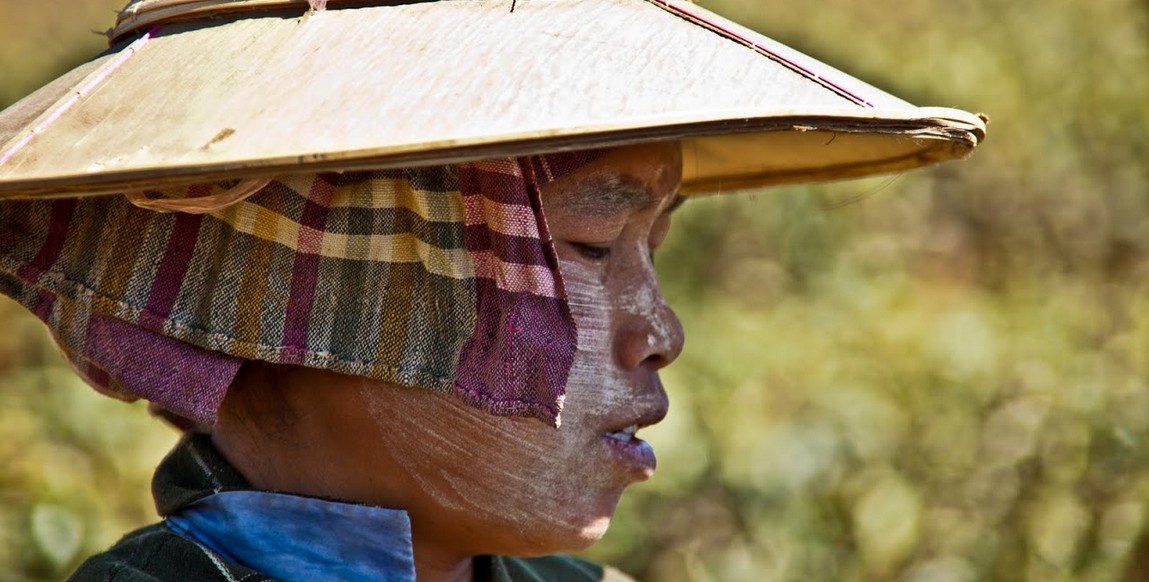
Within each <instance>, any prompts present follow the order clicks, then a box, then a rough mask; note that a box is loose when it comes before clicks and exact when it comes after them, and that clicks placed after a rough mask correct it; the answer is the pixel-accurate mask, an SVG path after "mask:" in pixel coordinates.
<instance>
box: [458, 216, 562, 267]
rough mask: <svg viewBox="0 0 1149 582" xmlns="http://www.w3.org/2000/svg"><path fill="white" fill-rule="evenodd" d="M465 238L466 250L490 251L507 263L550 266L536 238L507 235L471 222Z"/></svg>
mask: <svg viewBox="0 0 1149 582" xmlns="http://www.w3.org/2000/svg"><path fill="white" fill-rule="evenodd" d="M465 240H466V241H467V251H469V252H472V253H474V252H478V251H491V253H492V254H494V255H495V256H496V257H498V258H500V259H502V260H504V261H507V262H508V263H518V264H520V265H538V266H543V267H550V262H549V261H548V260H547V254H546V251H545V250H544V249H543V245H541V244H539V239H537V238H535V239H532V238H522V237H518V236H507V235H505V234H502V233H500V232H495V231H493V230H491V229H489V228H487V226H486V225H485V224H472V225H468V226H467V231H466V238H465Z"/></svg>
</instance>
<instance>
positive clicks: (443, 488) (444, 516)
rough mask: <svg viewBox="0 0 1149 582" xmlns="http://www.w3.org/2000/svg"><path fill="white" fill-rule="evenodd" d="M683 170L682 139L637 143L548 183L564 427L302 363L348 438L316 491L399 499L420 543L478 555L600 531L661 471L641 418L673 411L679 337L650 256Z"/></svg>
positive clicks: (314, 407)
mask: <svg viewBox="0 0 1149 582" xmlns="http://www.w3.org/2000/svg"><path fill="white" fill-rule="evenodd" d="M681 172H682V158H681V148H680V146H679V145H678V144H677V143H668V144H654V145H642V146H634V147H627V148H620V149H617V150H612V151H611V152H610V153H608V154H607V155H605V156H604V157H602V158H599V159H598V160H597V161H595V162H594V163H592V164H590V165H588V166H586V167H584V168H582V169H581V170H579V171H577V172H575V173H573V174H570V175H567V176H565V177H563V178H562V179H560V180H557V181H555V182H552V183H549V184H546V185H545V186H543V187H542V194H543V206H544V212H545V214H546V219H547V224H548V226H549V228H550V232H551V235H552V237H553V239H554V243H555V247H556V250H557V252H558V256H559V259H560V269H561V271H562V275H563V278H564V281H565V284H566V290H567V293H568V296H569V299H570V305H571V310H572V312H573V315H574V319H575V323H576V326H577V328H578V350H577V353H576V355H575V360H574V365H573V367H572V370H571V373H570V378H569V382H568V384H567V388H566V401H565V404H564V408H563V411H562V419H561V420H562V423H561V426H559V427H558V428H554V427H551V426H548V425H546V424H545V423H543V422H540V421H539V420H537V419H533V418H517V417H497V416H492V415H489V414H487V413H484V412H482V411H480V410H478V409H475V408H472V407H470V406H467V405H465V404H462V403H461V402H459V401H458V400H456V399H455V398H453V397H451V396H449V395H443V394H437V393H433V392H431V391H428V390H420V389H410V388H400V387H395V386H389V385H388V386H380V385H379V383H378V382H376V381H372V380H366V379H362V378H353V377H347V376H339V375H337V374H333V373H330V372H324V371H319V370H300V371H299V373H298V374H296V375H293V376H292V383H293V384H296V385H297V386H306V385H312V386H322V389H317V390H316V391H315V392H316V397H317V400H319V399H321V401H320V402H316V403H312V404H310V405H309V407H310V409H311V411H312V413H313V414H314V416H311V420H314V419H318V418H329V419H331V420H329V421H326V422H327V424H328V426H326V427H325V428H324V429H323V430H325V431H327V432H329V433H330V435H331V437H332V438H335V439H337V440H339V441H340V442H342V443H344V444H345V445H346V446H345V450H346V451H347V452H346V453H345V454H343V453H341V457H340V458H331V459H329V460H328V461H327V462H328V463H329V464H330V465H331V466H330V467H329V471H328V475H329V476H330V479H329V487H330V490H329V491H313V492H312V493H315V494H322V495H327V496H331V497H338V498H344V499H350V500H354V501H359V502H365V503H373V504H377V505H383V506H390V507H403V508H405V509H407V510H408V512H409V514H410V516H411V521H412V524H413V530H414V531H413V535H414V537H415V539H416V543H419V542H420V541H426V542H435V543H438V544H442V545H444V546H445V547H452V548H458V549H459V550H460V551H464V552H469V553H471V554H482V553H506V554H518V555H531V554H543V553H550V552H554V551H560V550H573V549H578V548H581V547H585V546H586V545H589V544H590V543H592V542H594V541H595V540H597V539H598V538H599V537H601V536H602V534H603V532H604V531H605V530H606V527H607V525H608V524H609V522H610V518H611V516H612V515H613V514H614V511H615V508H616V505H617V503H618V500H619V497H620V496H621V494H622V491H623V489H624V488H625V487H626V486H628V485H630V484H632V483H634V482H637V481H642V480H645V479H647V478H649V477H650V475H651V474H652V473H653V471H654V454H653V451H652V450H651V449H650V446H649V445H648V444H646V443H645V442H644V441H642V440H640V439H639V438H638V437H636V436H635V435H634V431H635V430H636V429H641V428H642V427H644V426H648V425H651V424H654V423H656V422H658V421H659V420H661V419H662V418H663V417H664V416H665V415H666V411H667V398H666V392H665V391H664V390H663V388H662V385H661V384H660V382H659V379H658V370H659V369H660V368H662V367H664V366H666V365H667V364H669V363H671V362H672V361H673V360H674V359H675V358H676V357H677V356H678V354H679V352H680V351H681V349H682V344H683V334H682V328H681V325H680V324H679V322H678V319H677V318H676V317H675V315H674V313H673V312H672V311H671V309H670V307H669V306H667V304H666V301H665V299H664V298H663V296H662V292H661V290H660V289H659V286H658V281H657V279H656V277H655V272H654V266H653V264H652V256H653V252H654V251H655V249H657V248H658V246H659V244H660V243H661V242H662V240H663V238H664V237H665V236H666V233H667V230H668V228H669V227H670V211H671V210H672V209H673V208H674V206H675V204H676V202H677V201H678V200H679V198H678V186H679V181H680V177H681ZM332 388H337V389H336V390H335V392H338V393H340V394H341V396H340V397H338V398H331V396H332V395H333V391H332ZM320 394H325V395H326V396H324V397H322V398H321V397H320V396H319V395H320Z"/></svg>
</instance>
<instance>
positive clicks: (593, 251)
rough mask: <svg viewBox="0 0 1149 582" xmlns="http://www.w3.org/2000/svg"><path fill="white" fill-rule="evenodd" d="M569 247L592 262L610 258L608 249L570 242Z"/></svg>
mask: <svg viewBox="0 0 1149 582" xmlns="http://www.w3.org/2000/svg"><path fill="white" fill-rule="evenodd" d="M570 245H571V246H572V247H574V249H575V250H576V251H578V254H580V255H582V256H583V257H584V258H587V259H590V260H592V261H601V260H603V259H605V258H607V257H609V256H610V247H599V246H595V245H588V244H585V243H576V242H572V243H570Z"/></svg>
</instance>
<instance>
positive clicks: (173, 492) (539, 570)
mask: <svg viewBox="0 0 1149 582" xmlns="http://www.w3.org/2000/svg"><path fill="white" fill-rule="evenodd" d="M252 490H253V489H252V487H251V486H250V485H249V484H248V483H247V481H246V480H244V478H243V477H242V476H241V475H240V474H239V472H238V471H236V470H235V468H233V467H232V466H231V465H229V464H228V463H227V461H226V460H224V458H223V456H222V455H220V454H219V452H218V451H216V450H215V448H214V447H213V446H212V444H211V439H210V437H208V436H206V435H202V434H189V435H187V436H185V437H184V438H183V439H181V440H180V442H179V444H178V445H176V447H175V449H174V450H172V452H171V453H169V454H168V456H167V457H166V458H165V459H164V460H163V461H162V462H161V463H160V466H159V468H157V469H156V474H155V477H154V478H153V480H152V493H153V495H154V496H155V500H156V508H157V509H158V510H159V512H160V515H162V516H164V517H169V516H175V515H180V514H181V513H183V512H185V511H186V510H187V509H188V508H189V506H192V505H193V504H195V503H196V502H197V501H201V500H204V499H207V498H209V497H212V496H215V495H217V494H219V493H224V492H228V491H252ZM474 565H475V580H478V581H491V582H504V581H505V582H519V581H539V582H542V581H556V582H586V581H598V580H603V577H604V569H603V567H602V566H599V565H597V564H594V563H591V562H587V561H585V560H580V559H578V558H573V557H569V556H545V557H541V558H512V557H506V556H479V557H477V558H475V564H474ZM71 580H74V581H79V582H88V581H107V582H111V581H116V582H144V581H148V582H160V581H163V582H167V581H171V582H216V581H219V582H264V581H272V580H276V579H275V578H272V577H270V576H268V575H265V574H263V573H260V572H258V571H256V570H254V569H252V568H250V567H248V566H245V565H243V564H240V563H239V562H238V561H236V560H233V559H231V558H229V557H226V556H224V555H222V553H221V552H217V551H214V550H212V549H211V548H210V547H209V546H208V545H206V544H204V543H201V542H200V541H197V540H196V539H194V538H193V537H185V536H184V535H180V534H179V533H176V532H175V531H174V530H173V529H172V528H171V527H170V524H169V523H168V522H167V521H164V522H160V523H157V524H154V525H150V526H147V527H144V528H141V529H138V530H136V531H134V532H132V533H129V534H128V535H126V536H124V538H123V539H121V540H120V541H119V542H118V543H117V544H116V545H114V546H112V547H111V548H110V549H109V550H108V551H106V552H104V553H101V554H97V555H95V556H92V557H91V558H89V559H88V560H87V561H85V562H84V563H83V564H81V565H80V567H79V569H78V570H76V572H75V573H74V574H73V575H72V578H71Z"/></svg>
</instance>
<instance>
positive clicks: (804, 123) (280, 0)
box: [0, 0, 985, 198]
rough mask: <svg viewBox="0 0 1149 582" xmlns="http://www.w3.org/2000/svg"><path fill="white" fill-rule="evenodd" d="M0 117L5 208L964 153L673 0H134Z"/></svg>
mask: <svg viewBox="0 0 1149 582" xmlns="http://www.w3.org/2000/svg"><path fill="white" fill-rule="evenodd" d="M112 38H113V48H112V49H111V50H109V51H108V52H106V53H104V54H102V55H100V56H98V57H97V58H95V59H93V60H92V61H89V62H88V63H86V64H84V65H82V66H80V67H78V68H77V69H75V70H73V71H72V72H70V73H68V74H66V75H64V76H63V77H61V78H59V79H57V80H56V81H54V82H52V83H51V84H49V85H47V86H45V87H44V88H42V89H40V90H39V91H37V92H36V93H33V94H32V95H30V96H28V97H26V98H25V99H23V100H22V101H20V102H18V103H17V104H15V105H13V106H12V107H10V108H9V109H7V110H5V111H3V112H2V113H0V144H3V145H0V198H3V197H22V198H27V197H52V196H81V195H95V194H109V193H120V192H125V191H133V190H139V189H141V188H145V187H147V188H156V187H163V186H174V185H180V184H187V183H193V182H202V181H211V180H219V179H225V178H244V177H247V178H257V177H263V176H269V175H275V174H284V173H303V172H315V171H321V170H353V169H366V168H388V167H409V166H420V165H431V164H444V163H455V162H460V161H465V160H472V159H480V158H489V157H496V156H513V155H524V154H533V153H545V152H555V151H564V150H573V149H585V148H595V147H605V146H613V145H623V144H628V143H637V142H642V141H651V140H658V139H681V140H683V152H684V155H685V166H684V173H685V175H684V179H683V190H684V191H685V192H686V193H696V192H711V191H721V190H730V189H737V188H745V187H755V186H764V185H772V184H781V183H794V182H804V181H816V180H828V179H837V178H847V177H854V176H863V175H869V174H876V173H883V172H891V171H897V170H903V169H908V168H913V167H918V166H923V165H927V164H932V163H935V162H940V161H944V160H948V159H953V158H960V157H963V156H965V155H967V154H968V153H969V152H970V151H971V150H972V149H973V148H974V147H975V146H976V145H977V144H978V143H979V142H980V141H981V140H982V139H983V138H984V135H985V124H984V122H983V120H982V119H981V118H979V117H978V116H976V115H973V114H970V113H967V112H965V111H960V110H956V109H947V108H921V107H915V106H913V105H910V104H909V103H906V102H905V101H902V100H901V99H898V98H896V97H894V96H892V95H890V94H888V93H885V92H883V91H880V90H878V89H875V88H874V87H872V86H870V85H868V84H866V83H863V82H861V81H859V80H857V79H855V78H853V77H850V76H848V75H846V74H844V73H842V72H840V71H837V70H835V69H833V68H831V67H829V66H827V65H825V64H822V63H820V62H818V61H816V60H814V59H811V58H809V57H807V56H805V55H803V54H801V53H798V52H796V51H794V50H792V49H790V48H788V47H786V46H784V45H781V44H779V43H777V42H775V41H773V40H770V39H769V38H766V37H763V36H761V35H759V34H756V33H754V32H752V31H750V30H747V29H745V28H743V27H740V26H738V25H737V24H735V23H732V22H730V21H728V20H725V19H723V18H721V17H719V16H717V15H715V14H713V13H711V12H708V11H707V10H705V9H703V8H700V7H697V6H695V5H693V4H689V3H685V2H679V1H678V0H518V2H517V5H516V6H515V8H514V10H513V12H512V11H511V2H510V0H506V1H503V0H498V1H492V0H443V1H439V2H414V3H386V2H363V1H346V0H345V1H340V0H328V1H327V2H326V9H324V10H319V11H315V10H312V9H311V7H310V6H309V4H308V3H307V2H306V1H305V0H230V1H229V0H140V1H138V2H135V3H133V4H132V5H130V6H129V7H128V8H127V9H125V11H124V12H123V13H121V15H120V18H119V21H118V23H117V26H116V28H115V29H114V30H113V31H112Z"/></svg>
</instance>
